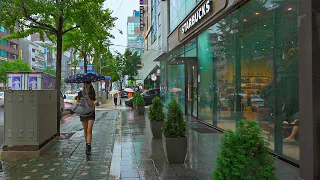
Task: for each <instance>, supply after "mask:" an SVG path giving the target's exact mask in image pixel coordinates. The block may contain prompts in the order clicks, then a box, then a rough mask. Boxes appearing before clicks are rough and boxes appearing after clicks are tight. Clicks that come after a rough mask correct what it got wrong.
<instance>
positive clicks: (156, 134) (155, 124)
mask: <svg viewBox="0 0 320 180" xmlns="http://www.w3.org/2000/svg"><path fill="white" fill-rule="evenodd" d="M163 124H164V121H150V126H151V132H152V135H153V138H161V137H162V126H163Z"/></svg>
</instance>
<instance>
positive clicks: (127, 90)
mask: <svg viewBox="0 0 320 180" xmlns="http://www.w3.org/2000/svg"><path fill="white" fill-rule="evenodd" d="M124 91H126V92H134V90H133V89H131V88H126V89H124Z"/></svg>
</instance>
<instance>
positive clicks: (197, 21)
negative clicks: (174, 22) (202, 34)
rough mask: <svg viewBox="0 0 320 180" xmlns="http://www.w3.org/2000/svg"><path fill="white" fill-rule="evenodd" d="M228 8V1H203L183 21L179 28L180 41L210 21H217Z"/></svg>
mask: <svg viewBox="0 0 320 180" xmlns="http://www.w3.org/2000/svg"><path fill="white" fill-rule="evenodd" d="M226 6H227V0H203V1H202V2H200V3H199V4H198V5H197V7H195V8H194V9H193V11H192V12H191V13H190V14H189V15H188V16H187V17H186V18H185V19H184V20H183V21H182V23H181V25H180V26H179V27H178V29H177V30H178V35H179V41H183V40H184V39H185V38H187V37H188V36H190V35H191V34H194V33H196V32H197V31H199V30H201V27H203V26H205V25H206V24H207V23H208V22H209V21H211V20H212V19H215V18H216V17H217V16H218V13H219V12H221V11H222V10H224V9H225V8H226Z"/></svg>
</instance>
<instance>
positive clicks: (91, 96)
mask: <svg viewBox="0 0 320 180" xmlns="http://www.w3.org/2000/svg"><path fill="white" fill-rule="evenodd" d="M83 95H84V96H85V97H83ZM83 98H86V100H87V102H88V104H89V106H90V107H94V102H95V100H96V93H95V90H94V88H93V86H92V84H91V82H89V81H87V82H85V83H84V88H83V93H82V92H81V91H80V92H79V93H78V103H80V100H81V99H83ZM95 116H96V115H95V111H94V110H93V111H92V112H91V113H88V114H85V115H80V121H81V122H82V126H83V131H84V138H85V140H86V155H90V154H91V141H92V128H93V122H94V120H95Z"/></svg>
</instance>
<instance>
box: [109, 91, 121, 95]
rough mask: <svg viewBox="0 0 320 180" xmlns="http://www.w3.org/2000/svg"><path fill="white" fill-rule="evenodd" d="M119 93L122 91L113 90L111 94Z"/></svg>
mask: <svg viewBox="0 0 320 180" xmlns="http://www.w3.org/2000/svg"><path fill="white" fill-rule="evenodd" d="M119 93H120V91H118V90H112V91H110V92H109V94H119Z"/></svg>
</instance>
